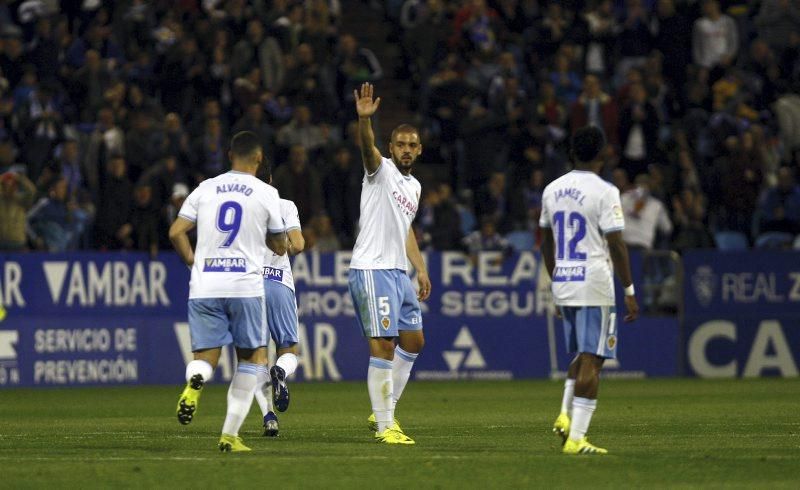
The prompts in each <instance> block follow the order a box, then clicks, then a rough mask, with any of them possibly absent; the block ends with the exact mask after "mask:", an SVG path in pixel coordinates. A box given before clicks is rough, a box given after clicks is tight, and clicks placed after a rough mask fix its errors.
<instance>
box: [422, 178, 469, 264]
mask: <svg viewBox="0 0 800 490" xmlns="http://www.w3.org/2000/svg"><path fill="white" fill-rule="evenodd" d="M417 223H418V224H419V226H420V231H421V232H422V233H423V234H425V235H426V236H427V237H428V239H429V241H430V244H431V245H432V246H433V248H434V249H435V250H457V249H459V248H461V246H462V243H461V217H460V216H459V213H458V208H456V205H455V203H454V202H453V197H452V190H451V189H450V186H449V185H447V184H439V185H432V186H430V188H429V189H426V190H425V191H424V193H423V200H422V204H421V206H420V209H419V212H418V213H417ZM418 238H419V237H418Z"/></svg>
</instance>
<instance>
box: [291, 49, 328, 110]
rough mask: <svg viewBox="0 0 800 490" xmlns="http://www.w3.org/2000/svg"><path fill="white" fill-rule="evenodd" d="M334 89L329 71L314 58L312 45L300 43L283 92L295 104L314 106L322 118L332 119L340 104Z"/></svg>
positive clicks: (292, 60)
mask: <svg viewBox="0 0 800 490" xmlns="http://www.w3.org/2000/svg"><path fill="white" fill-rule="evenodd" d="M334 90H335V89H334V87H333V82H332V81H331V80H330V77H329V76H328V73H327V71H326V70H325V69H324V67H323V66H321V65H320V64H319V63H318V62H317V61H316V60H315V59H314V51H313V50H312V49H311V46H310V45H309V44H305V43H304V44H301V45H299V46H298V47H297V49H296V50H295V53H294V57H293V58H292V59H291V65H290V67H289V69H288V71H287V74H286V82H285V83H284V86H283V89H282V90H281V93H282V94H284V95H286V96H287V97H288V98H289V100H290V101H292V103H293V104H295V105H297V104H307V105H308V106H310V107H313V108H314V109H315V110H316V112H317V114H318V115H319V116H320V117H321V119H322V120H326V121H330V120H332V119H333V116H334V114H335V111H336V107H337V105H338V104H337V101H336V95H335V94H334Z"/></svg>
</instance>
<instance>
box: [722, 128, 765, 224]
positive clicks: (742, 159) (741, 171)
mask: <svg viewBox="0 0 800 490" xmlns="http://www.w3.org/2000/svg"><path fill="white" fill-rule="evenodd" d="M726 144H727V145H728V148H729V157H728V158H727V159H724V160H722V161H717V164H720V165H723V167H722V168H719V169H717V170H716V173H717V175H719V178H720V191H721V194H722V195H721V196H720V197H721V204H722V209H721V215H722V216H721V225H722V226H723V227H724V229H727V230H735V231H741V232H742V233H744V234H746V235H749V234H750V230H751V225H752V215H753V210H754V209H755V208H756V204H757V202H758V195H759V192H760V189H761V185H762V181H763V178H762V168H763V163H762V160H761V157H760V154H759V152H758V150H757V149H756V148H755V146H754V142H753V135H752V133H751V132H745V133H744V134H742V136H741V138H736V137H734V136H731V137H729V138H728V140H727V141H726Z"/></svg>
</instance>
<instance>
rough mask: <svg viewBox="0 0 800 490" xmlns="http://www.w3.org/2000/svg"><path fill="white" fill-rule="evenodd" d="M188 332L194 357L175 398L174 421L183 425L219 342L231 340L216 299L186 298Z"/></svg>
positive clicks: (212, 364) (208, 376)
mask: <svg viewBox="0 0 800 490" xmlns="http://www.w3.org/2000/svg"><path fill="white" fill-rule="evenodd" d="M189 332H190V335H191V339H192V351H193V353H194V359H193V360H192V361H190V362H189V364H187V365H186V386H185V387H184V389H183V392H182V393H181V395H180V397H179V398H178V406H177V408H176V413H177V416H178V421H179V422H180V423H181V424H183V425H187V424H189V423H191V422H192V419H193V418H194V415H195V413H196V412H197V408H198V404H199V402H200V394H201V393H202V390H203V386H205V383H207V382H208V381H210V380H211V378H212V376H213V374H214V369H216V367H217V364H218V362H219V356H220V352H221V349H220V347H221V346H223V345H227V344H229V343H231V340H232V338H231V335H230V332H228V319H227V317H226V316H225V314H224V311H223V308H222V303H221V301H220V300H218V299H191V300H189Z"/></svg>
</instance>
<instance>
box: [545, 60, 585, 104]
mask: <svg viewBox="0 0 800 490" xmlns="http://www.w3.org/2000/svg"><path fill="white" fill-rule="evenodd" d="M555 65H556V66H555V71H553V72H551V73H550V83H552V84H553V87H555V89H556V93H555V95H556V97H557V98H558V99H559V100H561V101H563V102H565V103H567V104H572V103H573V102H575V99H577V98H578V95H580V93H581V79H580V77H579V76H578V74H577V73H576V72H574V71H573V70H572V69H571V68H570V66H569V59H568V58H567V57H566V56H564V55H559V56H556V62H555Z"/></svg>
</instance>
